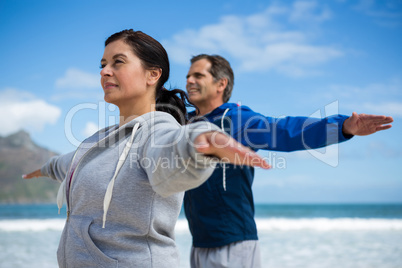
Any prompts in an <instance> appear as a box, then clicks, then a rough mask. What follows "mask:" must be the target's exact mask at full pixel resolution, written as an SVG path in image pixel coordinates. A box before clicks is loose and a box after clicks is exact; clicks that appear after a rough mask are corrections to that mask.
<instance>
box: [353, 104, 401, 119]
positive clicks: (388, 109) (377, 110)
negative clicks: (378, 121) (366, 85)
mask: <svg viewBox="0 0 402 268" xmlns="http://www.w3.org/2000/svg"><path fill="white" fill-rule="evenodd" d="M360 108H361V109H362V110H363V111H365V113H373V114H384V115H389V116H394V117H402V101H388V102H380V103H373V102H366V103H363V104H362V105H360Z"/></svg>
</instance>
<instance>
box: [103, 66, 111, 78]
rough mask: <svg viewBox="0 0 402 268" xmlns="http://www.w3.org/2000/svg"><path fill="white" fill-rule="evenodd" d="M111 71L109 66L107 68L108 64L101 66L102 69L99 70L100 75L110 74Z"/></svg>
mask: <svg viewBox="0 0 402 268" xmlns="http://www.w3.org/2000/svg"><path fill="white" fill-rule="evenodd" d="M112 74H113V72H112V70H111V68H109V66H108V65H106V66H105V67H103V68H102V70H101V71H100V75H101V76H102V77H103V76H112Z"/></svg>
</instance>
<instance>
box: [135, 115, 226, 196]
mask: <svg viewBox="0 0 402 268" xmlns="http://www.w3.org/2000/svg"><path fill="white" fill-rule="evenodd" d="M209 131H219V132H222V131H221V130H220V129H219V128H218V127H216V126H215V125H213V124H210V123H207V122H198V123H194V124H189V125H186V126H182V127H180V128H175V129H171V128H170V129H168V130H167V129H159V130H155V131H154V132H153V133H152V135H151V138H150V139H149V140H148V142H147V144H146V146H145V147H144V151H143V159H141V160H142V162H143V163H147V164H146V165H145V164H142V167H143V168H144V170H145V172H146V173H147V176H148V178H149V182H150V184H151V186H152V188H153V189H154V191H155V192H157V193H158V194H160V195H161V196H163V197H167V196H169V195H172V194H174V193H178V192H183V191H186V190H189V189H192V188H195V187H198V186H200V185H201V184H202V183H203V182H204V181H206V180H207V179H208V178H209V177H210V176H211V174H212V172H213V171H214V169H215V166H216V160H215V159H214V158H211V157H208V156H205V155H204V154H201V153H197V151H196V150H195V148H194V140H195V138H196V137H197V136H198V135H200V134H201V133H204V132H209ZM144 160H145V161H144Z"/></svg>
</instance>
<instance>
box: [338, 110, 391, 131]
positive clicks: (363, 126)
mask: <svg viewBox="0 0 402 268" xmlns="http://www.w3.org/2000/svg"><path fill="white" fill-rule="evenodd" d="M393 121H394V119H392V117H391V116H385V115H371V114H357V113H355V112H354V113H353V114H352V116H351V117H349V118H348V119H346V120H345V121H344V122H343V128H342V131H343V133H344V134H347V135H358V136H365V135H370V134H373V133H376V132H377V131H380V130H385V129H389V128H391V125H389V123H392V122H393Z"/></svg>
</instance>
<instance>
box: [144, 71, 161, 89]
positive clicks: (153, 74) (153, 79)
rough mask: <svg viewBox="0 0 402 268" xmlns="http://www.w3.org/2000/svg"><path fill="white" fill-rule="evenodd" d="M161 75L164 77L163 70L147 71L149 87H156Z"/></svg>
mask: <svg viewBox="0 0 402 268" xmlns="http://www.w3.org/2000/svg"><path fill="white" fill-rule="evenodd" d="M161 75H162V69H161V68H152V69H149V70H147V85H148V86H153V85H156V84H157V83H158V80H159V78H160V77H161Z"/></svg>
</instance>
